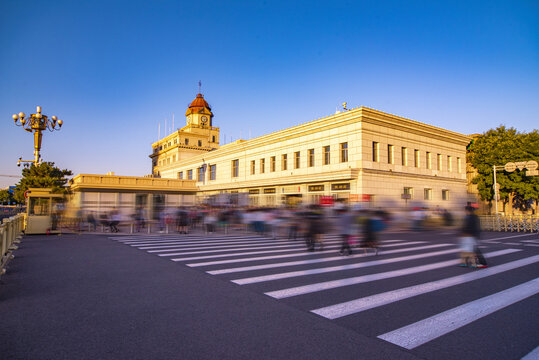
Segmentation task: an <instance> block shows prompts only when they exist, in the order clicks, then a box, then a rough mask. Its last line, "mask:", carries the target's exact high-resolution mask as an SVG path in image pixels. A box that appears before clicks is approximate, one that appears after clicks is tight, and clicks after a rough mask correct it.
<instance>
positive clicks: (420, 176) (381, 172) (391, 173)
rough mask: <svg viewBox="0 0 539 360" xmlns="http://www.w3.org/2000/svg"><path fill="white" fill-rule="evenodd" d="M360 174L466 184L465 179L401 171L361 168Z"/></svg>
mask: <svg viewBox="0 0 539 360" xmlns="http://www.w3.org/2000/svg"><path fill="white" fill-rule="evenodd" d="M360 172H363V173H366V174H377V175H384V176H396V177H407V178H415V179H426V180H440V181H451V182H459V183H464V184H466V182H467V181H466V179H456V178H451V177H447V176H438V175H423V174H411V173H405V172H401V171H390V170H378V169H367V168H362V169H360Z"/></svg>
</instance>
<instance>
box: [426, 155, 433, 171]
mask: <svg viewBox="0 0 539 360" xmlns="http://www.w3.org/2000/svg"><path fill="white" fill-rule="evenodd" d="M425 160H426V162H427V164H426V165H425V166H426V167H427V169H431V168H432V156H431V153H430V152H429V151H427V155H426V156H425Z"/></svg>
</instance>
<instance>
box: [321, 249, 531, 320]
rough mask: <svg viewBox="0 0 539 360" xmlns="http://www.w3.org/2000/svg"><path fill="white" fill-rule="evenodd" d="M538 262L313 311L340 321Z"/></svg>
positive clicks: (507, 265) (528, 261)
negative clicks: (380, 307)
mask: <svg viewBox="0 0 539 360" xmlns="http://www.w3.org/2000/svg"><path fill="white" fill-rule="evenodd" d="M536 262H539V255H536V256H531V257H528V258H525V259H521V260H516V261H512V262H508V263H505V264H503V265H498V266H494V267H490V268H487V269H483V270H481V271H475V272H470V273H468V274H465V275H457V276H453V277H450V278H447V279H442V280H437V281H431V282H428V283H424V284H419V285H414V286H409V287H405V288H402V289H397V290H392V291H386V292H384V293H379V294H376V295H372V296H367V297H364V298H360V299H356V300H351V301H347V302H343V303H340V304H335V305H331V306H326V307H323V308H319V309H316V310H311V311H312V312H313V313H315V314H318V315H320V316H323V317H325V318H327V319H338V318H341V317H343V316H348V315H352V314H357V313H360V312H362V311H366V310H370V309H374V308H376V307H379V306H383V305H387V304H391V303H394V302H397V301H400V300H404V299H408V298H411V297H414V296H417V295H422V294H426V293H429V292H432V291H437V290H440V289H445V288H448V287H451V286H456V285H461V284H464V283H467V282H470V281H474V280H478V279H482V278H485V277H488V276H492V275H496V274H500V273H502V272H505V271H509V270H513V269H517V268H520V267H522V266H526V265H530V264H534V263H536Z"/></svg>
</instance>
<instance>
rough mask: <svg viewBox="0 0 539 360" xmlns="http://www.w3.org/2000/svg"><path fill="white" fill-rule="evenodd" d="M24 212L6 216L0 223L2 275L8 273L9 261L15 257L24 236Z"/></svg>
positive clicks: (0, 271)
mask: <svg viewBox="0 0 539 360" xmlns="http://www.w3.org/2000/svg"><path fill="white" fill-rule="evenodd" d="M23 229H24V214H23V213H21V214H17V215H15V216H12V217H9V218H6V219H4V220H3V221H2V224H0V276H1V275H3V274H5V273H6V267H7V265H8V263H9V262H10V261H11V260H12V259H13V258H14V257H15V256H14V255H13V251H14V250H17V244H18V243H19V242H20V239H21V237H22V235H21V234H22V231H23Z"/></svg>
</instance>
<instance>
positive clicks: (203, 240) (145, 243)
mask: <svg viewBox="0 0 539 360" xmlns="http://www.w3.org/2000/svg"><path fill="white" fill-rule="evenodd" d="M269 240H273V241H276V239H273V238H269V237H260V236H243V237H233V238H211V239H208V238H189V239H183V240H162V241H161V240H160V241H152V242H148V241H138V242H131V241H130V242H124V244H126V245H131V246H160V245H174V244H176V245H181V244H207V243H217V242H235V241H269Z"/></svg>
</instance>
